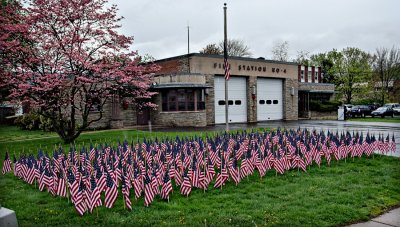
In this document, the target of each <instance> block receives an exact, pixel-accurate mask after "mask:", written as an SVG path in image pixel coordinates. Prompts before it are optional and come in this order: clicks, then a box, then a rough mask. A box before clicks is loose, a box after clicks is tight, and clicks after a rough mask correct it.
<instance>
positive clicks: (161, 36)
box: [111, 0, 400, 59]
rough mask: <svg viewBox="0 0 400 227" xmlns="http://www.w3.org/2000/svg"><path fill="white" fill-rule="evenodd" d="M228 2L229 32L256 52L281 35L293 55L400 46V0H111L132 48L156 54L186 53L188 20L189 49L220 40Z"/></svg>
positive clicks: (266, 52) (265, 53) (263, 53)
mask: <svg viewBox="0 0 400 227" xmlns="http://www.w3.org/2000/svg"><path fill="white" fill-rule="evenodd" d="M224 2H226V3H227V7H228V10H227V18H228V19H227V20H228V38H235V39H242V40H243V41H244V42H245V43H246V44H247V45H248V46H249V47H250V49H251V52H252V53H253V57H255V58H257V57H265V58H267V59H270V58H271V57H272V53H271V50H272V47H273V45H274V43H276V42H282V41H288V42H289V55H290V58H291V59H293V58H295V57H296V55H297V51H300V50H304V51H309V52H310V53H312V54H313V53H320V52H326V51H329V50H332V49H333V48H336V49H339V50H342V49H343V48H345V47H349V46H351V47H358V48H361V49H362V50H365V51H369V52H374V51H375V49H376V48H377V47H388V48H390V47H392V46H397V47H400V11H399V9H400V1H399V0H247V1H246V0H231V1H227V0H226V1H221V0H168V1H166V0H155V1H146V0H144V1H143V0H141V1H139V0H111V3H114V4H117V6H118V8H119V11H118V14H119V15H120V16H123V17H125V19H124V20H123V21H122V30H121V31H122V33H123V34H125V35H129V36H134V39H135V41H134V44H133V46H132V50H138V51H139V54H140V55H143V54H149V55H151V56H153V57H155V58H156V59H162V58H168V57H173V56H176V55H182V54H186V53H187V26H188V24H189V26H190V52H191V53H194V52H196V53H198V52H199V50H201V49H202V48H203V47H205V46H206V45H207V44H210V43H218V42H220V41H222V40H223V37H224V36H223V3H224Z"/></svg>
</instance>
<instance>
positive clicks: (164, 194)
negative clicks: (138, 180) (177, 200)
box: [161, 171, 172, 199]
mask: <svg viewBox="0 0 400 227" xmlns="http://www.w3.org/2000/svg"><path fill="white" fill-rule="evenodd" d="M171 192H172V184H171V178H170V177H169V173H168V171H166V172H165V176H164V180H163V184H162V189H161V198H163V199H169V194H170V193H171Z"/></svg>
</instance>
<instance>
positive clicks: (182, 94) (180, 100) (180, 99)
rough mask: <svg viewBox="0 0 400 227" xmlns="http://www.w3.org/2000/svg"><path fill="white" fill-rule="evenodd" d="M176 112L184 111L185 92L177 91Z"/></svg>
mask: <svg viewBox="0 0 400 227" xmlns="http://www.w3.org/2000/svg"><path fill="white" fill-rule="evenodd" d="M178 110H179V111H184V110H186V97H185V90H183V89H181V90H178Z"/></svg>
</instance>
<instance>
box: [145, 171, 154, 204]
mask: <svg viewBox="0 0 400 227" xmlns="http://www.w3.org/2000/svg"><path fill="white" fill-rule="evenodd" d="M154 197H155V193H154V191H153V186H152V185H151V180H150V177H149V176H148V175H147V174H146V176H145V179H144V205H145V206H146V207H148V206H149V205H150V204H151V202H153V199H154Z"/></svg>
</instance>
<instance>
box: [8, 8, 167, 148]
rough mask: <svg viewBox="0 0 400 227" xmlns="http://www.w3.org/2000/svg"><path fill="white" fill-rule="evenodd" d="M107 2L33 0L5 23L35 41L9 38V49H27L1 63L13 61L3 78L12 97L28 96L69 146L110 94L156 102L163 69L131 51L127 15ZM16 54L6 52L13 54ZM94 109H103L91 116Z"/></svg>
mask: <svg viewBox="0 0 400 227" xmlns="http://www.w3.org/2000/svg"><path fill="white" fill-rule="evenodd" d="M106 3H107V1H106V0H31V1H30V5H29V7H28V8H26V9H22V8H21V9H20V12H21V13H19V14H18V15H16V18H17V19H16V21H17V22H14V23H8V25H7V26H9V30H15V32H16V33H22V34H23V37H24V39H26V40H29V42H20V41H18V40H17V41H15V40H13V39H12V37H8V38H7V42H8V43H7V45H8V46H9V47H11V46H12V45H14V46H15V47H18V48H21V49H22V50H23V51H21V53H24V57H23V59H19V58H7V59H8V60H3V62H2V64H5V65H7V67H6V68H7V70H4V72H2V73H3V74H4V77H3V80H4V81H2V83H4V85H5V86H7V87H9V88H10V89H11V92H10V95H9V97H8V98H10V99H11V100H14V101H15V100H19V101H29V102H30V105H31V106H32V107H33V108H34V109H36V110H37V111H38V113H40V114H41V115H43V116H45V117H47V118H49V119H51V120H52V121H53V124H54V128H55V131H56V132H57V133H58V135H59V136H60V137H61V139H62V140H63V141H64V142H65V143H70V142H72V141H73V140H75V139H76V138H77V137H78V136H79V135H80V133H81V132H82V131H83V130H85V129H86V128H87V127H88V126H90V125H91V124H92V123H94V122H96V121H99V120H100V119H101V118H102V117H103V112H102V111H101V110H102V107H103V106H104V104H106V103H107V102H109V101H110V99H111V98H112V96H118V97H124V100H127V101H128V102H130V103H132V104H134V105H135V106H136V107H137V108H138V109H140V108H142V107H155V105H154V104H152V103H151V102H150V101H149V100H150V98H151V96H152V95H154V94H155V93H154V92H150V91H149V87H150V85H151V80H152V76H153V73H154V72H156V71H157V70H158V69H159V67H158V66H156V65H154V64H152V63H148V62H144V61H143V59H142V58H141V57H140V56H138V55H137V53H136V52H130V51H129V49H128V48H129V46H130V45H131V44H132V42H133V38H132V37H127V36H124V35H121V34H119V33H118V31H117V29H118V28H119V27H120V25H119V22H120V20H121V19H122V18H120V17H118V16H117V15H116V13H117V8H116V6H115V5H113V6H111V7H109V8H106V6H105V4H106ZM22 11H23V12H22ZM11 16H12V15H11ZM28 44H29V45H28ZM13 51H14V50H13V48H11V49H10V50H7V51H5V52H6V53H7V54H9V55H10V56H12V54H13ZM7 61H8V62H7ZM93 108H96V109H97V110H100V111H98V112H97V113H96V114H95V115H94V114H91V111H92V110H93Z"/></svg>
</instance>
